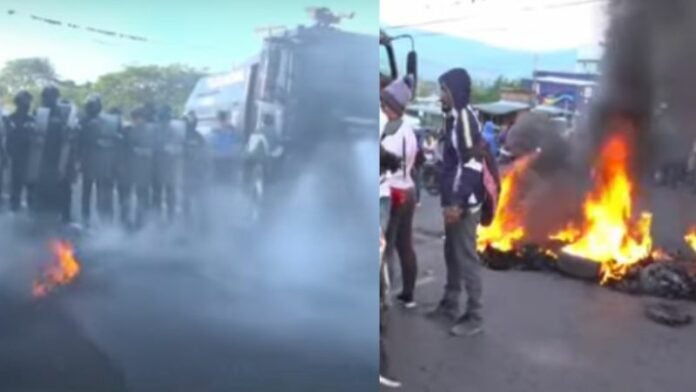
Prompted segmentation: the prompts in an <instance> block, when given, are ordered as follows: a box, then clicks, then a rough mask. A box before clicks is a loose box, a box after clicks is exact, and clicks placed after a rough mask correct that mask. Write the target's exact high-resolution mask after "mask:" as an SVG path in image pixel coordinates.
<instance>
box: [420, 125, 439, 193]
mask: <svg viewBox="0 0 696 392" xmlns="http://www.w3.org/2000/svg"><path fill="white" fill-rule="evenodd" d="M428 137H429V138H432V139H430V140H429V141H430V143H428V144H427V145H429V146H434V147H429V148H428V147H426V148H423V156H424V158H425V161H424V163H423V167H422V169H421V176H422V177H421V178H422V181H423V182H422V184H423V187H424V188H425V191H426V192H428V194H429V195H431V196H438V195H440V173H441V164H442V162H441V159H440V157H439V155H438V154H437V148H438V144H437V142H436V139H435V136H434V135H429V136H428Z"/></svg>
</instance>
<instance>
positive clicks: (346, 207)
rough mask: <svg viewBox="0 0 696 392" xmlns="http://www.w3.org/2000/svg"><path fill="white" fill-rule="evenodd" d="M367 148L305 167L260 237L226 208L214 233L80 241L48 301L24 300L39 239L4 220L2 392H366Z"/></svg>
mask: <svg viewBox="0 0 696 392" xmlns="http://www.w3.org/2000/svg"><path fill="white" fill-rule="evenodd" d="M366 148H369V146H366V145H356V146H353V147H352V148H350V149H348V150H347V151H345V150H344V151H342V154H341V155H340V156H341V158H340V159H342V160H343V161H338V162H337V159H336V158H335V157H334V158H332V159H331V160H329V159H328V158H327V157H328V156H329V155H330V152H331V151H330V149H329V150H328V151H323V152H322V151H320V152H319V155H318V160H327V162H329V163H330V164H328V165H319V166H317V168H316V169H311V170H309V169H308V170H306V171H305V172H304V174H302V175H301V176H300V178H298V179H297V183H296V186H295V187H293V188H291V189H287V190H286V192H284V193H283V194H282V198H281V199H282V202H283V206H284V208H278V209H276V210H275V214H276V215H277V217H276V218H277V219H275V220H273V221H272V224H271V225H269V226H267V227H264V228H263V229H262V230H258V231H252V232H248V231H239V230H237V229H236V228H235V227H237V226H236V225H235V224H234V222H231V220H232V218H231V215H228V214H226V212H225V211H227V210H230V209H234V205H231V206H230V204H229V203H227V204H225V203H221V204H219V205H215V206H213V207H214V209H215V214H214V223H215V226H214V227H215V229H216V230H214V231H213V232H212V233H211V232H208V233H202V234H199V233H196V232H191V231H190V230H187V228H186V227H181V226H178V227H176V226H175V227H165V226H161V227H151V228H149V229H148V230H145V231H143V232H141V233H139V234H138V235H135V236H125V235H124V234H123V233H120V232H118V231H116V230H114V231H108V230H106V231H105V230H100V231H96V232H93V233H92V234H91V235H89V236H85V237H82V238H81V239H80V240H79V241H78V251H79V254H78V258H79V260H80V262H81V263H82V272H81V274H80V275H79V276H78V279H77V280H76V281H75V282H74V283H72V284H71V285H69V286H66V287H63V288H61V289H60V290H56V291H55V292H53V293H51V294H50V295H49V296H48V297H46V298H44V299H41V300H36V299H32V298H31V297H30V295H29V294H30V290H31V281H32V279H33V278H35V277H36V275H37V274H38V268H39V265H40V263H41V262H42V260H45V257H46V255H45V254H44V252H41V251H40V250H41V249H43V248H44V242H43V240H42V239H40V238H37V237H35V236H29V235H27V233H26V232H25V231H21V230H20V231H18V230H17V229H16V227H17V225H18V224H17V222H10V221H8V220H7V217H2V218H1V219H0V248H2V250H3V253H4V255H3V257H2V259H0V317H1V320H0V391H3V392H4V391H8V392H9V391H11V392H30V391H31V392H44V391H45V392H83V391H84V392H99V391H131V392H156V391H182V392H184V391H186V392H192V391H197V392H208V391H211V392H214V391H220V392H223V391H224V392H230V391H290V390H293V391H295V390H296V391H308V392H310V391H318V392H324V391H346V392H355V391H368V390H374V389H375V388H376V385H377V373H378V372H377V361H378V354H377V339H378V335H377V334H378V327H377V326H378V299H377V292H378V291H377V278H376V277H377V269H378V263H377V260H376V259H375V257H377V252H378V250H377V249H378V246H377V245H378V243H377V236H376V235H375V234H374V233H373V232H371V231H369V230H364V227H377V206H376V205H375V206H374V209H373V210H370V209H365V208H364V203H367V204H369V203H368V202H369V198H371V196H369V195H370V192H368V191H364V190H361V189H364V188H361V187H366V186H373V185H371V184H375V183H376V177H377V175H376V174H375V175H374V176H373V177H374V178H373V177H370V176H362V177H360V173H369V172H370V171H368V170H366V169H365V167H369V166H372V167H375V166H376V158H375V160H374V162H362V161H358V160H356V157H357V156H360V155H365V154H366V153H367V154H370V153H371V155H369V156H374V157H376V156H377V154H376V150H375V151H374V152H372V151H367V152H366V151H364V149H366ZM351 164H353V165H354V166H353V167H352V172H351V171H348V172H347V171H345V170H344V171H343V172H339V174H342V176H341V175H338V176H337V175H336V174H337V173H336V172H335V171H333V169H336V168H338V167H341V166H343V167H348V165H351ZM363 166H365V167H363ZM343 181H352V186H351V188H349V189H347V188H346V186H345V184H343ZM356 193H357V194H360V195H362V197H363V198H364V200H363V199H360V198H359V197H358V198H356V197H355V194H356ZM317 195H321V197H317ZM347 198H352V199H347ZM223 201H224V200H223ZM361 203H363V204H361ZM351 207H355V208H356V209H360V210H361V212H359V213H356V212H355V211H351ZM232 215H234V214H232ZM20 226H21V225H20ZM356 244H362V245H363V246H356Z"/></svg>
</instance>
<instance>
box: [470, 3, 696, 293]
mask: <svg viewBox="0 0 696 392" xmlns="http://www.w3.org/2000/svg"><path fill="white" fill-rule="evenodd" d="M658 3H659V4H658ZM607 10H608V12H609V14H610V27H609V29H608V30H607V35H606V54H605V58H604V61H603V72H602V78H603V79H602V82H601V84H600V90H599V92H598V94H596V96H595V98H594V102H593V106H592V107H591V109H590V111H589V113H588V117H587V119H586V122H585V123H584V124H582V126H581V127H579V128H578V129H576V131H575V132H574V134H573V135H571V140H570V141H569V142H567V144H568V146H566V147H568V149H567V152H564V153H563V154H555V155H554V154H550V153H546V154H545V152H544V151H543V150H542V151H541V152H540V153H535V154H533V155H527V157H525V158H522V159H519V160H518V161H517V162H513V163H512V167H511V168H509V169H508V170H507V171H505V170H503V172H504V174H503V181H502V194H501V198H500V203H499V206H498V210H497V213H496V217H495V220H494V222H493V223H492V224H491V225H490V226H489V227H485V228H483V227H482V228H480V229H479V242H478V244H477V245H478V250H479V252H480V253H481V255H482V258H483V260H484V262H485V263H487V264H488V265H489V266H490V267H491V268H495V269H509V268H519V269H535V270H557V271H560V272H564V273H567V274H570V275H573V276H576V277H583V278H590V279H594V280H597V281H599V282H600V283H601V284H602V285H608V286H611V287H614V288H617V289H620V290H625V291H628V292H633V293H647V294H652V295H656V296H661V297H666V298H693V299H696V268H694V266H695V265H696V257H695V255H696V226H694V227H693V228H691V229H690V230H688V231H687V233H674V234H675V235H678V236H679V237H683V238H684V240H685V241H686V244H688V245H689V246H690V247H691V249H692V250H693V251H694V252H693V253H692V254H691V255H690V256H689V257H688V258H689V259H690V260H687V258H685V257H681V256H673V255H669V254H667V252H665V251H664V250H662V249H660V248H658V247H656V245H655V244H654V239H653V233H652V230H653V215H654V214H655V213H656V212H657V211H656V210H643V208H639V207H638V205H639V204H640V202H641V201H642V200H643V199H644V197H643V196H645V195H646V194H647V193H648V189H646V188H642V187H641V186H642V185H643V183H644V181H643V179H645V178H649V177H650V176H651V171H652V170H653V169H654V167H655V166H656V165H658V164H659V162H658V160H659V159H662V158H659V157H662V156H663V155H664V154H670V153H671V152H673V151H674V150H676V148H675V146H673V145H668V146H665V145H664V143H662V144H660V143H656V140H659V139H663V140H664V139H665V137H664V135H665V132H664V130H663V129H661V125H659V124H660V122H657V121H655V118H654V113H655V112H656V108H658V107H662V106H664V105H663V103H664V102H667V101H669V105H667V106H668V107H669V108H670V110H669V111H668V112H667V114H664V113H663V114H662V115H663V116H669V117H671V118H672V120H673V123H674V124H678V125H679V128H682V129H684V131H683V132H682V134H681V135H680V136H681V137H682V138H681V139H680V140H682V141H680V142H679V144H686V145H692V144H693V142H694V138H696V134H694V132H693V131H692V129H693V126H692V125H693V113H692V112H693V110H692V109H691V108H690V106H691V105H686V104H684V103H685V102H690V103H693V102H694V101H696V95H693V94H692V95H688V96H686V95H684V94H683V93H684V92H685V90H684V88H683V83H674V81H675V79H674V76H673V75H675V74H679V75H684V72H680V71H679V70H680V69H682V70H683V69H685V68H683V67H684V64H683V63H684V61H686V60H688V61H691V59H692V58H693V59H694V60H696V56H689V57H688V58H687V59H685V58H684V56H681V55H680V53H684V52H685V51H684V50H681V49H688V48H690V46H691V43H690V42H687V41H688V40H687V41H679V42H677V41H675V40H671V39H669V37H674V36H675V34H674V31H675V30H676V29H682V28H683V29H687V30H688V29H691V30H688V31H692V30H693V27H692V26H694V25H696V24H694V23H692V22H693V20H696V6H692V4H691V2H689V1H686V0H666V1H664V2H653V1H647V0H646V1H642V0H611V1H610V2H609V5H608V8H607ZM679 10H681V11H679ZM675 18H676V19H678V21H675V20H676V19H675ZM689 36H693V35H689ZM663 41H664V42H663ZM687 52H688V53H692V52H693V51H687ZM695 62H696V61H695ZM694 65H696V64H694ZM678 67H682V68H678ZM689 72H690V71H689ZM670 75H672V76H671V77H672V79H670ZM665 78H667V79H665ZM688 90H689V91H688V92H692V91H693V89H691V88H689V89H688ZM677 98H679V99H677ZM687 98H688V99H687ZM687 119H689V120H690V121H686V120H687ZM656 124H658V125H656ZM688 125H691V126H688ZM677 133H679V132H677ZM689 143H690V144H689ZM672 144H674V143H672ZM536 147H537V148H540V147H541V146H536ZM676 147H678V146H676ZM568 156H570V157H571V158H570V159H565V158H567V157H568ZM562 159H563V161H562V162H561V160H562ZM670 159H671V158H670ZM535 160H543V161H544V162H545V163H546V164H545V165H542V166H544V167H546V168H548V167H552V166H554V165H552V164H551V163H553V162H556V165H555V166H559V167H563V168H562V169H557V170H561V171H563V172H564V173H565V172H566V171H567V173H566V175H565V177H566V178H571V180H570V181H575V182H574V183H573V185H578V190H579V191H580V192H579V194H581V195H583V196H582V197H581V198H580V199H578V200H577V201H573V204H577V205H575V207H573V208H575V210H576V211H575V213H574V215H573V216H560V215H559V214H556V216H553V217H551V218H550V219H549V214H548V213H546V212H547V211H546V210H548V209H549V207H550V205H549V202H551V203H557V202H560V201H561V200H560V199H561V198H562V196H557V195H558V193H559V191H561V190H563V189H564V188H565V186H564V185H565V184H564V185H558V184H551V186H549V187H548V188H547V189H546V190H545V191H544V192H546V193H547V195H545V196H546V197H545V198H544V199H545V200H546V201H545V203H539V202H538V201H536V202H535V201H534V200H530V199H531V196H530V191H529V189H525V182H526V181H527V178H528V177H530V176H537V177H545V176H543V175H541V174H540V173H534V172H535V171H537V170H538V169H537V168H535V167H534V166H539V165H535V164H534V161H535ZM569 162H570V163H569ZM568 163H569V164H568ZM556 174H557V173H556ZM578 174H579V175H578ZM562 176H564V174H561V175H560V176H559V175H558V174H557V175H556V177H562ZM546 177H547V178H546V181H547V182H548V183H552V182H553V181H556V179H554V178H552V177H551V176H546ZM576 177H578V180H577V181H576V180H575V178H576ZM580 177H582V178H580ZM536 197H538V195H536ZM542 216H544V217H546V218H542ZM540 219H546V220H551V221H552V222H546V223H549V224H548V225H546V226H548V227H544V229H543V232H542V233H541V234H540V233H532V232H531V231H532V230H530V228H531V227H533V226H534V223H536V221H538V220H540ZM552 227H555V228H552Z"/></svg>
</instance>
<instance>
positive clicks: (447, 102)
mask: <svg viewBox="0 0 696 392" xmlns="http://www.w3.org/2000/svg"><path fill="white" fill-rule="evenodd" d="M440 105H441V106H442V111H443V112H446V113H449V112H450V111H451V110H452V106H453V105H454V104H453V102H452V94H451V93H450V91H449V89H448V88H447V86H445V85H440Z"/></svg>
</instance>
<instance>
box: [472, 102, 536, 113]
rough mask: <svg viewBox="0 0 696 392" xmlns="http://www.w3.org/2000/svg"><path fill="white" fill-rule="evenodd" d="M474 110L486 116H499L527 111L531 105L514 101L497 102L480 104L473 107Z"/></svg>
mask: <svg viewBox="0 0 696 392" xmlns="http://www.w3.org/2000/svg"><path fill="white" fill-rule="evenodd" d="M474 108H475V109H476V110H478V111H480V112H483V113H486V114H491V115H494V116H501V115H505V114H511V113H515V112H521V111H523V110H529V109H531V105H528V104H526V103H521V102H514V101H498V102H490V103H480V104H477V105H474Z"/></svg>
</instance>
